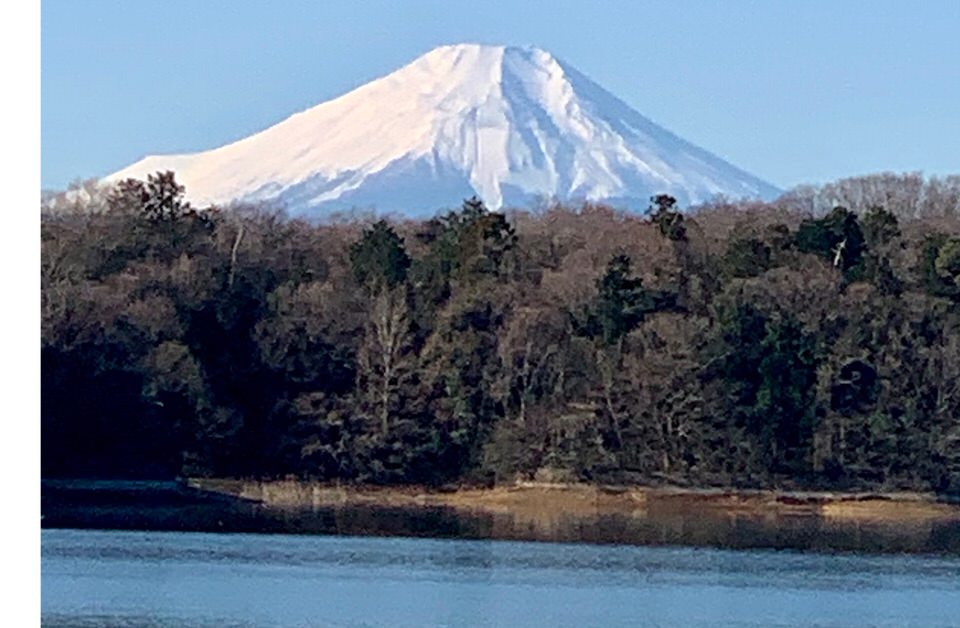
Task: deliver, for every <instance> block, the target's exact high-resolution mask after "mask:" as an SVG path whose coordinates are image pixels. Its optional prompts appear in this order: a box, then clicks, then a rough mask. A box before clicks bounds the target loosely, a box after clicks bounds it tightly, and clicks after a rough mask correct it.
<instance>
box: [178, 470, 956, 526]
mask: <svg viewBox="0 0 960 628" xmlns="http://www.w3.org/2000/svg"><path fill="white" fill-rule="evenodd" d="M190 485H191V486H193V487H195V488H198V489H201V490H206V491H213V492H217V493H224V494H227V495H232V496H236V497H241V498H245V499H251V500H256V501H260V502H262V503H264V504H265V505H267V506H273V507H278V508H325V507H337V506H341V507H342V506H381V507H392V508H416V507H448V508H453V509H456V510H460V511H465V512H473V513H489V514H497V515H513V516H515V517H518V518H523V519H527V518H531V519H542V518H544V517H555V516H571V517H584V518H589V517H597V516H604V515H627V516H637V517H642V516H646V515H647V514H648V513H650V512H670V511H677V512H686V513H691V514H695V513H698V512H699V513H703V514H704V515H707V516H738V517H761V518H769V517H788V516H789V517H794V516H796V517H801V516H806V517H822V518H824V519H828V520H837V521H850V522H872V521H876V522H882V523H895V522H897V521H904V522H911V523H921V522H934V521H960V505H957V504H946V503H941V502H938V501H937V500H936V497H935V496H934V495H928V494H921V493H826V492H778V491H732V490H724V489H682V488H647V487H609V486H592V485H582V484H543V483H533V482H530V483H518V484H516V485H511V486H499V487H494V488H461V489H458V490H455V491H435V490H426V489H422V488H417V487H389V488H388V487H354V486H350V487H343V486H331V485H326V484H316V483H305V482H295V481H275V482H253V481H242V480H220V479H193V480H190Z"/></svg>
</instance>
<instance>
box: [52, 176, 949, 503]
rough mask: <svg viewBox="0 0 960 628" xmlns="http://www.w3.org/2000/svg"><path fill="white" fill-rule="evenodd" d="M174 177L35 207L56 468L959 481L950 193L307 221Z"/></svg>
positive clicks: (341, 475)
mask: <svg viewBox="0 0 960 628" xmlns="http://www.w3.org/2000/svg"><path fill="white" fill-rule="evenodd" d="M848 185H852V184H849V182H848ZM183 192H184V190H183V188H182V187H181V186H179V185H178V184H177V183H176V182H175V180H174V178H173V175H172V174H170V173H164V174H158V175H157V176H154V177H150V178H149V179H148V181H146V182H139V181H127V182H124V183H121V184H120V185H118V186H117V187H116V188H115V189H114V190H112V191H111V192H110V194H109V195H108V196H106V197H103V198H94V199H92V200H91V201H90V202H89V203H86V204H85V205H84V206H83V207H82V208H74V209H69V210H61V211H45V213H44V216H43V221H42V233H41V241H42V275H41V282H42V307H43V320H42V349H41V351H42V378H43V382H42V396H43V399H42V422H43V423H42V448H43V449H42V466H43V473H44V475H45V476H111V477H118V476H119V477H171V476H176V475H211V476H239V477H264V478H270V477H285V476H289V475H294V476H299V477H304V478H313V479H319V480H336V481H349V482H373V483H417V484H444V483H451V482H477V483H489V482H509V481H512V480H514V479H517V478H539V479H546V480H555V481H556V480H560V481H587V482H614V483H630V482H643V483H647V482H672V483H679V484H691V485H726V486H731V485H736V486H774V485H776V486H798V487H803V486H807V487H831V488H850V487H884V488H909V489H917V490H936V491H941V492H954V493H956V492H960V217H958V216H957V214H956V213H951V212H953V211H954V210H953V208H945V209H943V211H942V212H940V213H939V214H938V215H937V217H936V219H935V220H933V219H928V218H922V217H921V218H917V217H916V216H905V215H903V213H902V212H899V213H895V212H891V211H887V210H886V209H884V208H883V207H880V206H871V207H869V208H867V209H865V210H860V211H856V212H855V211H851V210H848V209H845V208H843V207H840V206H837V207H835V208H833V209H832V210H831V211H829V212H825V213H824V212H821V213H818V214H811V213H803V212H802V211H800V210H791V209H790V208H789V207H787V208H785V207H784V206H783V202H784V201H781V202H780V204H779V205H751V206H749V207H747V206H714V207H706V208H701V209H699V210H698V211H695V212H693V213H688V214H684V213H681V212H680V211H678V209H677V207H676V204H675V201H674V200H673V199H672V198H670V197H667V196H658V197H655V198H654V199H652V205H651V210H650V212H648V214H647V216H646V217H641V216H632V215H628V214H623V213H619V212H616V211H613V210H610V209H608V208H605V207H602V206H593V205H586V206H584V207H582V208H580V209H578V210H576V211H575V210H572V209H568V208H565V207H560V206H557V207H551V208H548V209H544V210H541V211H537V212H514V213H510V214H503V213H496V212H490V211H487V209H486V208H485V207H484V206H483V204H482V203H481V202H480V201H479V200H477V199H471V200H468V201H466V202H465V203H464V204H463V207H462V208H461V209H460V210H459V211H454V212H450V213H448V214H447V215H444V216H440V217H437V218H434V219H432V220H428V221H421V222H412V221H399V222H388V221H382V220H381V221H377V222H374V221H371V220H354V221H340V222H336V223H330V224H323V225H318V224H310V223H307V222H303V221H296V220H288V219H286V218H284V217H283V216H281V215H279V214H276V213H271V212H269V211H265V210H257V209H242V208H241V209H231V210H230V211H221V210H219V209H217V208H204V209H202V210H198V209H195V208H192V207H190V206H189V204H187V203H185V202H184V200H183ZM951 202H952V201H951Z"/></svg>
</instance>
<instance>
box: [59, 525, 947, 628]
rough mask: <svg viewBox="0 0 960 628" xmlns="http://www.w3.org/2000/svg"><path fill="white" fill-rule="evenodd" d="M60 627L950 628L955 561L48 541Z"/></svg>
mask: <svg viewBox="0 0 960 628" xmlns="http://www.w3.org/2000/svg"><path fill="white" fill-rule="evenodd" d="M42 534H43V536H42V602H41V607H42V614H43V623H44V625H51V626H53V625H58V626H105V625H107V626H154V627H160V626H163V627H166V626H411V627H412V626H719V625H724V626H960V557H956V556H948V557H944V556H924V555H886V556H874V555H862V554H836V555H831V554H818V553H801V552H792V551H773V550H765V551H753V550H720V549H707V548H686V547H684V548H679V547H676V548H675V547H637V546H622V545H589V544H563V543H530V542H511V541H469V540H434V539H414V538H399V537H397V538H375V537H342V536H341V537H337V536H298V535H284V534H276V535H274V534H270V535H258V534H236V533H233V534H216V533H182V532H126V531H92V530H44V531H43V533H42Z"/></svg>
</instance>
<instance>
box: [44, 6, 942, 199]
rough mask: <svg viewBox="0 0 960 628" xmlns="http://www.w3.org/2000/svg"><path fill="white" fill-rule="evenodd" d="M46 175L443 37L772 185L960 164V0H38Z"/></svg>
mask: <svg viewBox="0 0 960 628" xmlns="http://www.w3.org/2000/svg"><path fill="white" fill-rule="evenodd" d="M41 11H42V14H41V89H42V92H41V104H42V114H41V124H42V137H41V141H42V145H41V150H42V153H41V159H42V185H43V187H45V188H48V187H54V188H58V187H63V186H65V185H66V184H67V183H68V182H70V181H71V180H73V179H76V178H89V177H93V176H102V175H105V174H108V173H110V172H113V171H115V170H117V169H119V168H121V167H123V166H126V165H128V164H129V163H131V162H133V161H135V160H137V159H139V158H140V157H142V156H144V155H147V154H153V153H169V152H186V151H195V150H202V149H208V148H213V147H216V146H219V145H222V144H224V143H226V142H229V141H233V140H236V139H239V138H241V137H244V136H246V135H249V134H250V133H253V132H255V131H259V130H262V129H264V128H266V127H268V126H270V125H271V124H273V123H275V122H278V121H280V120H281V119H283V118H285V117H286V116H288V115H290V114H292V113H294V112H297V111H300V110H303V109H305V108H307V107H310V106H312V105H314V104H317V103H319V102H322V101H324V100H327V99H329V98H333V97H335V96H338V95H340V94H342V93H344V92H346V91H348V90H350V89H352V88H354V87H357V86H359V85H361V84H363V83H365V82H367V81H369V80H371V79H374V78H376V77H378V76H381V75H383V74H386V73H388V72H390V71H392V70H394V69H396V68H398V67H400V66H401V65H403V64H405V63H407V62H409V61H411V60H413V59H414V58H416V57H417V56H419V55H420V54H422V53H425V52H427V51H428V50H430V49H431V48H433V47H434V46H437V45H440V44H445V43H459V42H480V43H489V44H534V45H537V46H540V47H542V48H544V49H546V50H548V51H550V52H552V53H553V54H554V55H555V56H557V57H560V58H561V59H564V60H565V61H567V62H568V63H570V64H571V65H573V66H574V67H577V68H578V69H580V71H581V72H583V73H584V74H586V75H588V76H590V77H591V78H593V79H594V80H595V81H597V82H598V83H600V84H601V85H603V86H604V87H606V88H607V89H608V90H610V91H611V92H613V93H614V94H616V95H618V96H619V97H620V98H622V99H623V100H625V101H626V102H627V103H629V104H630V105H632V106H633V107H634V108H636V109H637V110H638V111H640V112H641V113H643V114H645V115H646V116H648V117H650V118H652V119H653V120H654V121H656V122H658V123H660V124H662V125H663V126H665V127H667V128H668V129H670V130H672V131H674V132H675V133H677V134H679V135H681V136H682V137H685V138H686V139H688V140H690V141H692V142H694V143H696V144H699V145H700V146H703V147H704V148H706V149H708V150H710V151H712V152H714V153H716V154H718V155H720V156H721V157H724V158H726V159H728V160H730V161H731V162H733V163H734V164H736V165H738V166H740V167H742V168H744V169H746V170H748V171H750V172H752V173H754V174H756V175H758V176H760V177H762V178H765V179H767V180H768V181H770V182H771V183H774V184H775V185H778V186H780V187H789V186H792V185H795V184H798V183H803V182H820V181H827V180H831V179H835V178H839V177H843V176H850V175H856V174H865V173H869V172H876V171H884V170H893V171H905V170H910V171H913V170H921V171H924V172H925V173H927V174H946V173H958V172H960V2H958V1H957V0H944V1H941V2H934V1H926V2H903V1H902V0H901V1H881V0H872V1H859V0H843V1H815V0H804V1H802V2H800V1H797V2H790V3H787V2H776V1H773V0H766V1H755V2H748V1H746V0H741V1H738V0H724V1H720V0H716V1H712V2H697V1H692V0H685V1H683V2H676V1H669V0H664V1H662V2H642V1H635V2H634V1H629V0H623V1H619V2H613V1H609V2H603V1H600V0H591V1H589V2H588V1H581V2H562V1H559V0H554V1H550V2H546V1H536V0H524V1H523V2H517V1H509V2H493V1H489V0H485V1H478V0H470V1H459V0H444V1H426V0H406V1H395V2H385V1H380V2H375V1H364V0H336V1H322V2H306V1H293V0H284V1H282V2H266V1H263V2H253V1H241V0H234V1H226V0H202V1H201V0H162V1H156V0H137V1H135V2H134V1H129V0H123V1H119V0H117V1H114V0H87V1H78V0H44V1H43V4H42V9H41Z"/></svg>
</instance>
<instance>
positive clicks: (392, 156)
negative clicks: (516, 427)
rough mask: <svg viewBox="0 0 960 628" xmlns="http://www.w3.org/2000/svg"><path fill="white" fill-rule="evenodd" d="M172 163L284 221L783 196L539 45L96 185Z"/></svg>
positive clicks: (364, 95)
mask: <svg viewBox="0 0 960 628" xmlns="http://www.w3.org/2000/svg"><path fill="white" fill-rule="evenodd" d="M163 170H173V171H174V172H175V173H176V176H177V180H178V181H179V182H180V183H181V184H183V185H185V186H186V190H187V198H188V199H189V200H190V201H191V202H192V203H193V204H194V205H199V206H205V205H209V204H218V205H229V204H230V203H231V202H233V201H248V202H249V201H253V202H257V201H266V202H269V203H278V204H280V205H282V206H284V207H285V208H286V209H287V210H288V212H289V213H290V214H291V215H295V216H307V217H321V216H324V215H326V214H328V213H330V212H333V211H338V210H346V209H351V208H373V209H374V210H376V211H377V212H400V213H403V214H407V215H426V214H431V213H434V212H436V211H437V210H439V209H441V208H444V207H452V206H456V205H458V204H459V202H460V200H461V199H463V198H464V197H468V196H472V195H474V194H476V195H477V196H479V197H480V198H481V199H483V200H484V201H485V203H486V204H487V206H488V207H490V208H492V209H498V208H501V207H505V206H513V207H523V206H527V205H529V204H531V203H533V202H535V201H537V200H540V199H556V200H562V201H580V200H590V201H603V202H606V203H609V204H611V205H614V206H619V207H626V208H628V209H640V208H643V207H646V206H647V205H648V202H649V198H650V196H651V195H653V194H659V193H666V194H671V195H672V196H674V197H676V198H677V200H678V201H679V202H680V204H681V205H682V206H686V205H691V204H696V203H699V202H704V201H707V200H710V199H711V198H714V197H716V196H719V195H722V196H725V197H728V198H737V199H739V198H771V197H773V196H776V195H777V194H778V190H777V189H776V188H775V187H773V186H771V185H770V184H768V183H765V182H764V181H761V180H760V179H758V178H756V177H754V176H752V175H750V174H748V173H746V172H744V171H743V170H740V169H738V168H736V167H735V166H733V165H731V164H729V163H727V162H726V161H724V160H722V159H720V158H719V157H717V156H715V155H713V154H711V153H709V152H707V151H705V150H703V149H702V148H699V147H697V146H695V145H693V144H691V143H689V142H687V141H685V140H683V139H681V138H679V137H677V136H676V135H674V134H673V133H671V132H669V131H667V130H666V129H664V128H662V127H660V126H658V125H656V124H654V123H653V122H652V121H650V120H649V119H647V118H645V117H644V116H642V115H641V114H640V113H638V112H636V111H635V110H633V109H632V108H630V107H629V106H628V105H627V104H625V103H624V102H623V101H621V100H619V99H618V98H617V97H615V96H613V95H612V94H610V93H609V92H607V91H606V90H604V89H603V88H602V87H600V86H599V85H597V84H596V83H594V82H593V81H591V80H590V79H589V78H587V77H586V76H584V75H583V74H581V73H580V72H578V71H577V70H576V69H574V68H573V67H571V66H570V65H568V64H567V63H565V62H563V61H560V60H558V59H556V58H555V57H553V56H552V55H550V54H549V53H548V52H545V51H543V50H541V49H539V48H535V47H504V46H482V45H473V44H462V45H453V46H443V47H440V48H436V49H434V50H432V51H431V52H429V53H427V54H425V55H423V56H422V57H420V58H418V59H416V60H415V61H413V62H412V63H410V64H409V65H407V66H405V67H403V68H400V69H399V70H397V71H395V72H393V73H392V74H389V75H387V76H384V77H382V78H380V79H377V80H374V81H372V82H370V83H367V84H366V85H363V86H362V87H359V88H357V89H355V90H353V91H351V92H349V93H347V94H345V95H343V96H340V97H339V98H336V99H334V100H330V101H327V102H325V103H322V104H319V105H316V106H315V107H312V108H310V109H307V110H306V111H303V112H301V113H297V114H295V115H293V116H290V117H289V118H287V119H286V120H283V121H282V122H280V123H278V124H276V125H274V126H272V127H270V128H268V129H266V130H264V131H261V132H259V133H256V134H254V135H251V136H249V137H247V138H245V139H242V140H239V141H237V142H233V143H231V144H227V145H225V146H221V147H220V148H215V149H212V150H208V151H203V152H199V153H193V154H183V155H156V156H150V157H146V158H145V159H142V160H140V161H138V162H136V163H134V164H133V165H131V166H129V167H127V168H124V169H123V170H120V171H119V172H116V173H114V174H112V175H109V176H108V177H106V178H105V179H104V182H105V183H112V182H115V181H118V180H121V179H126V178H130V177H132V178H138V179H144V178H146V176H147V175H148V174H153V173H155V172H157V171H163Z"/></svg>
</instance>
